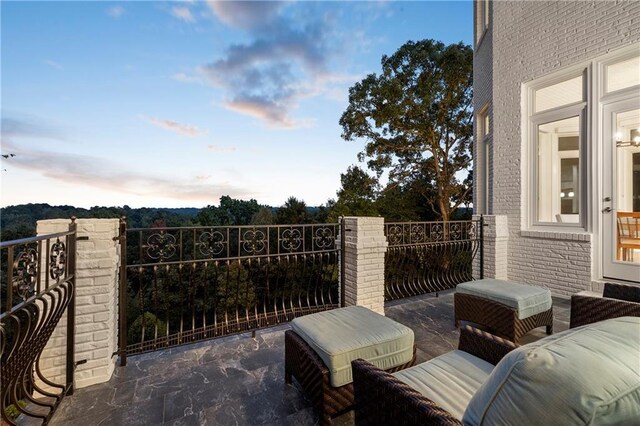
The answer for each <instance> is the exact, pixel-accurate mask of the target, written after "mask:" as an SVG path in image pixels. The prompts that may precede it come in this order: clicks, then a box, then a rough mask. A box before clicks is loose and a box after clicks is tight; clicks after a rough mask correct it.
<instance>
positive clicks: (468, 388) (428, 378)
mask: <svg viewBox="0 0 640 426" xmlns="http://www.w3.org/2000/svg"><path fill="white" fill-rule="evenodd" d="M493 368H494V367H493V365H491V364H489V363H488V362H486V361H485V360H483V359H480V358H477V357H475V356H473V355H470V354H468V353H466V352H464V351H460V350H455V351H452V352H448V353H446V354H444V355H440V356H439V357H437V358H434V359H432V360H429V361H427V362H423V363H422V364H418V365H415V366H413V367H411V368H407V369H405V370H402V371H399V372H397V373H393V375H394V376H396V377H397V378H398V379H399V380H401V381H402V382H404V383H406V384H408V385H409V386H411V387H412V388H414V389H415V390H417V391H418V392H420V393H421V394H422V395H424V396H426V397H427V398H429V399H430V400H432V401H433V402H435V403H437V404H438V405H440V406H441V407H442V408H444V409H446V410H447V411H448V412H450V413H451V414H453V415H454V416H455V417H457V418H458V419H462V414H463V413H464V410H465V408H467V405H468V404H469V400H471V397H472V396H473V394H474V393H476V391H477V390H478V388H479V387H480V385H482V383H484V381H485V380H486V379H487V378H488V377H489V374H491V371H492V370H493Z"/></svg>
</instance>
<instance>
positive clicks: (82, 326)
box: [37, 219, 120, 388]
mask: <svg viewBox="0 0 640 426" xmlns="http://www.w3.org/2000/svg"><path fill="white" fill-rule="evenodd" d="M76 223H77V225H78V236H79V237H82V236H87V237H89V239H88V240H86V241H82V240H81V241H77V243H76V246H77V251H76V258H77V262H76V345H75V360H76V362H78V361H83V360H87V362H86V363H84V364H80V365H78V367H77V368H76V371H75V387H76V388H83V387H86V386H90V385H92V384H96V383H101V382H105V381H107V380H109V379H110V378H111V374H112V373H113V369H114V367H115V357H112V356H111V354H112V353H113V352H115V351H116V350H117V333H118V328H117V324H118V315H117V313H118V306H117V301H118V267H119V265H120V248H119V244H118V242H116V241H114V240H113V238H114V237H117V236H118V219H77V220H76ZM68 226H69V220H66V219H54V220H40V221H38V225H37V232H38V235H44V234H51V233H54V232H60V231H63V230H66V229H68ZM65 347H66V314H65V316H63V318H62V320H61V321H60V324H59V325H58V327H57V328H56V330H55V331H54V333H53V335H52V337H51V340H50V341H49V343H48V344H47V347H46V348H45V350H44V352H43V353H42V356H41V363H40V365H41V367H42V369H43V373H44V375H45V376H46V377H50V378H52V379H53V381H54V382H59V383H64V377H65V357H64V356H63V354H64V353H65V352H64V351H65Z"/></svg>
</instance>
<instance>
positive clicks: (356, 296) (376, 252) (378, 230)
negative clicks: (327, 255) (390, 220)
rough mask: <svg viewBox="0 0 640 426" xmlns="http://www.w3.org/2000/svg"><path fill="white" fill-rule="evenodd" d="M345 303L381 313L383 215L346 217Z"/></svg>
mask: <svg viewBox="0 0 640 426" xmlns="http://www.w3.org/2000/svg"><path fill="white" fill-rule="evenodd" d="M344 220H345V227H346V229H347V231H346V233H345V249H344V253H343V254H342V255H343V256H344V257H345V264H346V267H345V282H344V287H345V305H346V306H351V305H360V306H364V307H367V308H369V309H371V310H373V311H375V312H378V313H380V314H382V315H384V255H385V253H386V251H387V238H386V237H385V236H384V218H381V217H345V218H344Z"/></svg>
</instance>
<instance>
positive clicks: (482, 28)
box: [475, 0, 490, 46]
mask: <svg viewBox="0 0 640 426" xmlns="http://www.w3.org/2000/svg"><path fill="white" fill-rule="evenodd" d="M475 5H476V8H475V21H476V34H475V35H476V46H478V45H479V44H480V42H481V41H482V39H484V35H485V34H486V33H487V30H488V29H489V19H490V18H489V16H490V13H489V0H475Z"/></svg>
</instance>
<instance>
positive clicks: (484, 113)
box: [476, 105, 490, 214]
mask: <svg viewBox="0 0 640 426" xmlns="http://www.w3.org/2000/svg"><path fill="white" fill-rule="evenodd" d="M476 125H477V129H478V136H479V139H480V143H478V151H479V153H478V162H477V167H478V170H479V172H480V173H478V180H479V182H480V188H482V192H480V191H478V194H477V196H478V210H477V211H478V213H483V214H488V213H489V176H490V174H489V171H490V164H489V150H490V146H489V142H490V138H489V107H488V105H485V106H484V107H483V108H482V109H481V110H480V112H479V113H478V116H477V122H476Z"/></svg>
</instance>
